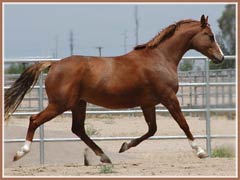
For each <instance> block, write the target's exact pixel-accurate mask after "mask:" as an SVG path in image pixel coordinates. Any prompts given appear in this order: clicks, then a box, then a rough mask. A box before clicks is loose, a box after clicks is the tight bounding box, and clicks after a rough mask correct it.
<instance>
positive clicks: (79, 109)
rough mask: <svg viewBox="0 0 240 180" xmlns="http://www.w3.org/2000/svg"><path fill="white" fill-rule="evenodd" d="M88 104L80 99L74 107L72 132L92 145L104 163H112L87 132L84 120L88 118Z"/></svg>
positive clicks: (89, 145)
mask: <svg viewBox="0 0 240 180" xmlns="http://www.w3.org/2000/svg"><path fill="white" fill-rule="evenodd" d="M86 106H87V103H86V102H85V101H80V102H79V104H78V105H76V106H75V107H74V108H73V109H72V132H73V133H74V134H76V135H77V136H78V137H80V138H81V139H82V141H83V142H84V143H85V144H86V145H88V147H90V148H91V149H92V150H93V151H94V152H95V154H96V155H97V156H100V161H101V162H103V163H112V162H111V160H110V159H109V158H108V156H107V155H105V154H104V152H103V151H102V149H101V148H100V147H98V146H97V145H96V144H95V143H94V142H93V141H92V140H91V139H90V138H89V137H88V135H87V134H86V131H85V128H84V122H85V119H86Z"/></svg>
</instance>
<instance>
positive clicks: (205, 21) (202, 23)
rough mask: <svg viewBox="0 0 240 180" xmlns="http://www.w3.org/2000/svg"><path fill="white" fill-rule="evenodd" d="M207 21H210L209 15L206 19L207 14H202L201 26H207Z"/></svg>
mask: <svg viewBox="0 0 240 180" xmlns="http://www.w3.org/2000/svg"><path fill="white" fill-rule="evenodd" d="M207 23H208V16H207V18H206V19H205V16H204V15H202V16H201V26H202V27H206V25H207Z"/></svg>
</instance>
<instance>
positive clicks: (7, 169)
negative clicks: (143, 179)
mask: <svg viewBox="0 0 240 180" xmlns="http://www.w3.org/2000/svg"><path fill="white" fill-rule="evenodd" d="M186 119H187V121H188V124H189V126H190V129H191V131H192V133H193V135H204V134H205V120H204V119H203V118H199V117H190V116H187V117H186ZM157 125H158V131H157V133H156V135H159V136H164V135H171V136H174V135H184V133H183V132H182V130H181V129H180V128H179V127H178V125H177V123H176V122H175V121H174V120H173V119H172V118H171V117H168V116H160V115H157ZM27 127H28V120H27V118H19V119H16V117H12V118H11V119H10V122H9V123H8V125H5V126H4V134H5V139H11V138H25V135H26V131H27ZM85 127H86V129H87V131H88V133H90V134H92V137H94V136H96V137H100V136H102V137H106V136H141V135H143V134H144V133H145V132H146V131H147V125H146V123H145V121H144V119H143V116H140V115H138V116H130V115H129V116H128V115H126V116H110V117H109V116H102V117H98V118H96V117H91V118H87V120H86V123H85ZM44 128H45V137H46V138H63V137H65V138H66V137H74V138H75V137H76V136H75V135H73V134H72V133H71V118H70V116H68V117H67V116H59V117H57V118H55V119H54V120H52V121H50V122H48V123H46V124H45V127H44ZM211 132H212V134H220V135H224V134H230V135H235V134H236V121H235V120H227V118H226V117H225V116H221V117H217V116H215V117H212V119H211ZM38 137H39V134H38V131H37V132H36V134H35V138H38ZM95 142H96V143H97V144H98V145H99V146H100V147H101V148H102V149H103V151H104V152H105V153H106V154H107V155H108V156H109V157H110V158H111V160H112V162H113V166H112V167H110V168H108V167H107V168H108V169H107V168H105V167H104V165H103V164H101V163H100V162H99V157H97V156H95V155H94V154H93V153H92V152H90V155H91V157H90V163H91V164H92V165H91V166H84V158H83V152H84V149H85V148H86V145H85V144H84V143H83V142H82V141H79V142H76V141H75V142H46V143H45V164H44V165H40V164H39V143H33V145H32V150H31V152H30V153H29V154H27V155H26V156H25V157H23V158H22V159H20V160H19V161H17V162H13V161H12V159H13V156H14V154H15V152H16V151H17V150H18V149H19V148H20V147H21V146H22V144H23V143H5V147H4V176H88V177H92V176H94V177H95V176H118V177H119V176H154V177H162V176H171V177H175V176H214V177H215V176H236V158H235V157H232V158H206V159H199V158H198V157H197V156H196V155H195V153H194V152H193V151H192V149H191V148H190V146H189V143H188V141H187V140H186V139H178V140H146V141H144V142H142V143H141V144H140V145H138V146H137V147H135V148H132V149H130V150H128V151H126V152H124V153H121V154H119V153H118V151H119V149H120V147H121V145H122V143H123V142H124V141H123V140H118V141H95ZM197 142H198V143H199V145H201V147H203V148H204V149H206V141H205V140H204V139H198V140H197ZM235 143H236V140H235V139H212V149H215V148H217V147H222V146H223V147H227V148H229V149H230V150H232V151H233V152H235V146H236V145H235ZM104 168H105V170H106V169H107V170H106V171H104ZM104 172H105V173H104Z"/></svg>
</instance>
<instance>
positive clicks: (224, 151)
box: [212, 147, 234, 158]
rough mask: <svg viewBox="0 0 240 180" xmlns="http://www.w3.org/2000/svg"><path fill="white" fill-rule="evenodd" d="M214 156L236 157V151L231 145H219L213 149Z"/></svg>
mask: <svg viewBox="0 0 240 180" xmlns="http://www.w3.org/2000/svg"><path fill="white" fill-rule="evenodd" d="M212 157H219V158H231V157H234V152H233V150H232V149H231V148H229V147H217V148H215V149H213V151H212Z"/></svg>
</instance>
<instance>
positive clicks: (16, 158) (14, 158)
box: [13, 154, 21, 161]
mask: <svg viewBox="0 0 240 180" xmlns="http://www.w3.org/2000/svg"><path fill="white" fill-rule="evenodd" d="M20 158H21V157H19V156H17V154H16V155H15V156H14V157H13V161H17V160H19V159H20Z"/></svg>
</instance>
